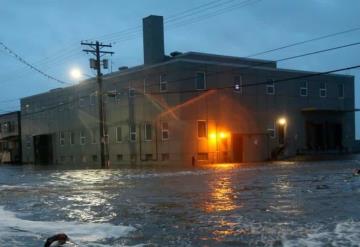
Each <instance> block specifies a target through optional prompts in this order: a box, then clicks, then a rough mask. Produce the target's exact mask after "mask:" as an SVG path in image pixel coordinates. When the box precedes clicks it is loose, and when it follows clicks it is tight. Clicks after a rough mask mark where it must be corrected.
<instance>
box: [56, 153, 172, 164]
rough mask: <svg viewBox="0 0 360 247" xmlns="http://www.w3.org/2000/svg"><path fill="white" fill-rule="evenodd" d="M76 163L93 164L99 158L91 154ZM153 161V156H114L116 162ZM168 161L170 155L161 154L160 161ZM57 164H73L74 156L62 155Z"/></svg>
mask: <svg viewBox="0 0 360 247" xmlns="http://www.w3.org/2000/svg"><path fill="white" fill-rule="evenodd" d="M77 159H78V161H80V162H83V163H87V162H89V161H93V162H98V161H99V156H98V155H97V154H93V155H81V156H79V157H77ZM138 159H139V160H140V161H154V155H153V154H145V155H144V158H143V157H139V156H138V155H137V154H130V157H129V159H124V155H123V154H117V155H116V156H115V160H116V161H117V162H122V161H127V160H128V161H131V162H136V161H139V160H138ZM169 159H170V154H169V153H162V154H161V156H160V161H167V160H169ZM59 162H60V163H66V162H75V156H74V155H69V156H65V155H62V156H60V158H59Z"/></svg>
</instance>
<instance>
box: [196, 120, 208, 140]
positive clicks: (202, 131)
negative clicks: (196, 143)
mask: <svg viewBox="0 0 360 247" xmlns="http://www.w3.org/2000/svg"><path fill="white" fill-rule="evenodd" d="M197 133H198V137H199V138H205V137H207V122H206V121H205V120H198V122H197Z"/></svg>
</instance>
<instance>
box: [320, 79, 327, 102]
mask: <svg viewBox="0 0 360 247" xmlns="http://www.w3.org/2000/svg"><path fill="white" fill-rule="evenodd" d="M326 94H327V92H326V83H325V82H321V83H320V97H321V98H325V97H326Z"/></svg>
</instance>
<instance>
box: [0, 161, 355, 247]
mask: <svg viewBox="0 0 360 247" xmlns="http://www.w3.org/2000/svg"><path fill="white" fill-rule="evenodd" d="M358 164H359V163H357V162H352V161H349V162H345V161H337V162H332V163H316V164H310V163H309V164H307V163H291V164H290V163H289V164H288V163H273V164H257V165H251V164H249V165H234V164H217V165H209V166H206V167H201V168H190V169H177V170H174V169H173V168H171V169H170V168H169V169H165V168H149V169H147V168H141V169H140V168H139V169H120V170H74V171H61V170H49V169H47V170H45V169H44V170H41V169H40V168H37V169H33V170H32V169H30V168H27V166H24V167H11V166H1V167H0V219H1V221H0V232H1V234H0V246H1V247H3V246H4V247H13V246H19V247H25V246H26V247H27V246H42V244H43V241H42V240H43V239H44V238H46V237H48V236H49V235H50V234H55V233H58V231H66V233H67V234H68V235H69V236H70V237H73V238H74V239H78V241H80V243H79V244H81V246H136V245H142V244H143V245H145V246H146V245H149V246H229V245H231V246H309V245H313V246H323V245H324V243H330V245H331V246H358V243H359V242H360V236H359V229H360V228H359V227H360V204H359V203H358V202H359V201H360V178H359V177H353V176H352V175H351V174H352V170H353V169H354V168H356V167H357V166H358ZM334 212H336V213H334ZM350 219H351V220H350ZM330 245H329V246H330Z"/></svg>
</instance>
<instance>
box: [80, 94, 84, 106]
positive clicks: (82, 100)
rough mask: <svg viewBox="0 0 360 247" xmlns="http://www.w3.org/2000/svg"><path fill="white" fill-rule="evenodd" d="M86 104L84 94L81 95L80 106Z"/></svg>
mask: <svg viewBox="0 0 360 247" xmlns="http://www.w3.org/2000/svg"><path fill="white" fill-rule="evenodd" d="M84 106H85V98H84V96H79V107H84Z"/></svg>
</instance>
